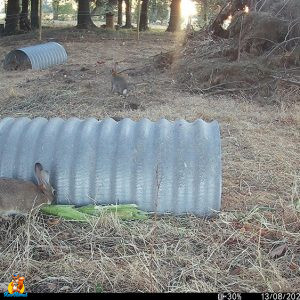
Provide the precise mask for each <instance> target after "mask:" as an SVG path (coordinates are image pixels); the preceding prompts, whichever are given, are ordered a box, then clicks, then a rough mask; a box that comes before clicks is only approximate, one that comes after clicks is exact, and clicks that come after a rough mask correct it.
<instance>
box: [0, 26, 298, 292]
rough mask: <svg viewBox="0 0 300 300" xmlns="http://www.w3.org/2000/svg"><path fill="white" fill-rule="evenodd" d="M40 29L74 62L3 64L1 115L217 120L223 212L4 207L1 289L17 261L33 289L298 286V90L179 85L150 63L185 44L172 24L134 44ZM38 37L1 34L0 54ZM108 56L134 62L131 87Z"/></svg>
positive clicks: (129, 65)
mask: <svg viewBox="0 0 300 300" xmlns="http://www.w3.org/2000/svg"><path fill="white" fill-rule="evenodd" d="M45 34H46V38H48V37H55V38H57V39H58V40H59V41H61V42H62V43H63V44H64V46H65V47H66V48H67V51H68V54H69V59H68V64H66V65H64V66H55V67H53V68H51V69H48V70H44V71H32V70H27V71H24V72H19V71H16V72H4V71H3V70H2V69H1V72H0V81H1V83H2V84H1V86H0V95H1V96H0V118H4V117H7V116H13V117H20V116H28V117H36V116H43V117H54V116H60V117H63V118H68V117H71V116H77V117H80V118H87V117H95V118H98V119H103V118H105V117H108V116H114V117H116V116H117V117H130V118H132V119H133V120H139V119H141V118H143V117H147V118H149V119H151V120H157V119H159V118H161V117H165V118H167V119H169V120H175V119H176V118H184V119H186V120H188V121H194V120H195V119H197V118H202V119H204V120H205V121H211V120H218V122H219V123H220V126H221V136H222V164H223V193H222V212H221V214H220V215H218V217H216V218H214V219H210V220H205V219H201V218H197V217H194V216H185V217H173V216H160V217H158V218H157V220H155V217H152V218H151V219H150V220H147V221H143V222H139V221H135V222H124V221H119V220H117V219H115V218H105V217H103V218H100V219H99V220H98V221H97V222H95V223H91V224H86V225H82V224H78V223H74V222H68V221H59V220H51V219H49V218H48V217H46V216H43V215H41V214H39V215H37V216H31V217H28V218H26V219H21V220H15V219H14V220H11V221H6V220H2V219H1V220H0V287H1V288H2V289H3V290H6V288H7V284H8V283H9V280H10V278H11V275H12V273H14V272H19V273H21V274H22V275H24V276H25V278H26V279H25V285H26V290H27V291H28V292H32V291H35V292H44V291H45V292H46V291H53V292H66V291H70V292H100V291H105V292H108V291H118V292H125V291H144V292H145V291H174V292H176V291H188V292H192V291H200V292H212V291H214V292H215V291H232V290H234V291H248V292H249V291H253V292H263V291H267V290H268V291H297V290H299V286H300V246H299V245H300V213H299V207H298V208H296V205H297V203H298V204H299V184H300V170H299V165H300V158H299V150H300V149H299V141H300V136H299V133H300V106H299V103H297V102H295V101H292V99H293V97H294V92H293V91H292V90H291V91H290V94H289V93H286V94H284V96H285V98H283V97H281V98H277V100H276V103H277V105H260V104H258V103H257V102H254V101H250V98H249V97H248V96H246V95H245V94H244V95H242V96H239V97H235V98H234V97H229V96H220V95H217V96H204V95H191V94H190V93H188V92H183V91H180V90H179V88H178V86H177V84H176V83H175V81H174V80H173V79H172V78H171V77H170V76H169V75H170V73H169V72H168V71H167V72H161V70H159V69H155V68H154V69H151V68H150V69H148V71H147V72H145V69H144V66H145V64H146V63H145V62H147V63H148V62H149V61H151V60H152V58H153V55H157V54H160V53H161V52H166V51H169V50H174V49H178V47H179V45H180V44H181V43H182V39H181V37H177V36H174V35H162V34H151V33H149V34H145V35H142V40H141V42H140V43H139V44H137V43H136V42H135V41H134V36H132V35H130V34H128V35H126V36H120V35H118V33H116V34H117V35H116V36H113V37H112V36H107V35H104V34H103V33H100V32H84V34H82V32H81V31H74V32H73V31H71V30H70V34H69V35H68V30H62V31H59V30H57V31H52V30H49V31H47V32H45ZM22 37H23V38H25V37H26V39H25V40H22V39H21V38H22ZM114 38H115V39H114ZM35 42H37V41H36V40H35V39H33V38H32V37H31V38H29V39H28V36H18V37H12V38H5V39H3V40H0V55H1V56H2V57H3V55H4V54H5V53H7V52H8V51H10V50H11V49H12V48H15V47H16V46H24V45H28V44H30V43H35ZM111 49H114V51H113V52H112V50H111ZM113 58H115V59H116V60H118V61H119V62H120V68H121V69H131V70H130V71H128V72H125V73H130V76H129V81H130V82H131V83H132V84H133V89H132V90H131V92H130V95H129V96H128V98H126V99H124V98H122V97H119V96H117V95H112V94H111V93H110V91H109V90H110V75H109V74H110V69H111V63H112V59H113ZM97 61H103V62H104V63H103V64H101V65H100V66H99V65H98V64H97V63H96V62H97ZM168 61H169V60H168V59H166V60H164V62H166V63H168ZM288 97H290V98H291V99H290V101H289V99H287V98H288ZM268 99H269V98H266V100H268ZM265 102H266V101H265ZM265 102H264V103H265ZM133 104H137V105H135V106H134V105H133ZM160 201H163V199H161V200H160ZM297 209H298V210H297ZM278 247H280V248H278Z"/></svg>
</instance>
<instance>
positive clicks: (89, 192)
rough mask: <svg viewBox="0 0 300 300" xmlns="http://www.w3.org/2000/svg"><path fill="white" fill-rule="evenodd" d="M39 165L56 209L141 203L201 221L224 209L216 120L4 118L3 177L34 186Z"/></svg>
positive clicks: (0, 129) (0, 124)
mask: <svg viewBox="0 0 300 300" xmlns="http://www.w3.org/2000/svg"><path fill="white" fill-rule="evenodd" d="M38 161H39V162H41V163H42V164H43V165H44V168H45V169H47V170H48V171H49V172H50V181H51V183H52V185H53V186H54V188H55V189H56V191H57V203H58V204H75V205H79V206H81V205H86V204H90V203H96V204H115V203H119V204H124V203H136V204H137V205H138V206H139V208H140V209H142V210H145V211H157V212H159V213H166V212H171V213H174V214H183V213H192V214H196V215H202V216H209V215H212V214H213V213H214V212H215V211H219V210H220V206H221V147H220V130H219V125H218V123H217V122H216V121H213V122H211V123H206V122H204V121H202V120H197V121H195V122H193V123H188V122H186V121H184V120H177V121H175V122H169V121H167V120H165V119H161V120H159V121H157V122H151V121H149V120H148V119H142V120H140V121H138V122H134V121H132V120H130V119H123V120H121V121H120V122H116V121H114V120H113V119H110V118H109V119H105V120H103V121H97V120H95V119H87V120H79V119H77V118H71V119H69V120H66V121H64V120H62V119H60V118H53V119H50V120H47V119H44V118H36V119H33V120H31V119H28V118H17V119H14V118H5V119H2V120H0V177H9V178H20V179H25V180H35V179H34V174H33V166H34V163H35V162H38Z"/></svg>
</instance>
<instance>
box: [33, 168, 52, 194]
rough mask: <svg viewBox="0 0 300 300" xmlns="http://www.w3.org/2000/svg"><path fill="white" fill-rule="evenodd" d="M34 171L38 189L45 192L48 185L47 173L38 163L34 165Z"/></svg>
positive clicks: (48, 177)
mask: <svg viewBox="0 0 300 300" xmlns="http://www.w3.org/2000/svg"><path fill="white" fill-rule="evenodd" d="M34 169H35V176H36V179H37V182H38V186H39V188H40V189H41V190H46V189H47V186H48V185H50V181H49V180H50V176H49V173H48V172H47V171H45V170H44V169H43V166H42V164H40V163H36V164H35V167H34Z"/></svg>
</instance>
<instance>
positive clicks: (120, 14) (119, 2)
mask: <svg viewBox="0 0 300 300" xmlns="http://www.w3.org/2000/svg"><path fill="white" fill-rule="evenodd" d="M122 4H123V0H118V25H119V26H122V23H123V20H122V17H123V11H122V10H123V7H122Z"/></svg>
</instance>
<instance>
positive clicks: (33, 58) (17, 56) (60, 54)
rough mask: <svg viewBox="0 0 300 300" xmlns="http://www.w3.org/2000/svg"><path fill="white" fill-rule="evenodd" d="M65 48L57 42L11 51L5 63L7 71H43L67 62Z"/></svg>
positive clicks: (4, 66)
mask: <svg viewBox="0 0 300 300" xmlns="http://www.w3.org/2000/svg"><path fill="white" fill-rule="evenodd" d="M67 57H68V56H67V52H66V50H65V48H64V47H63V46H62V45H61V44H59V43H56V42H49V43H45V44H39V45H35V46H29V47H24V48H19V49H16V50H13V51H10V52H9V53H8V54H7V55H6V57H5V59H4V63H3V68H4V69H5V70H26V69H33V70H41V69H47V68H49V67H51V66H53V65H59V64H63V63H65V62H66V61H67Z"/></svg>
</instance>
